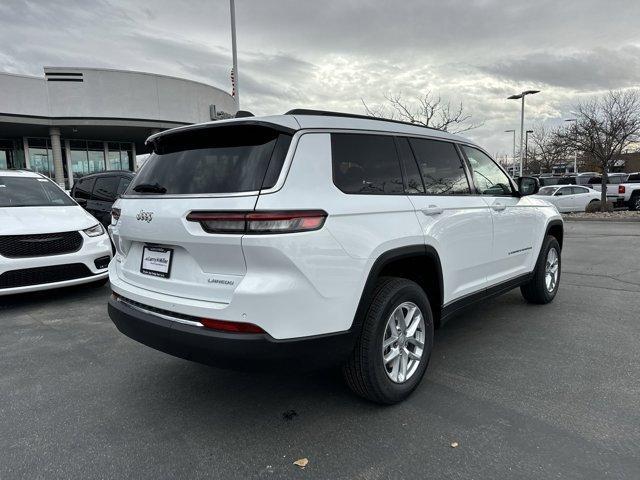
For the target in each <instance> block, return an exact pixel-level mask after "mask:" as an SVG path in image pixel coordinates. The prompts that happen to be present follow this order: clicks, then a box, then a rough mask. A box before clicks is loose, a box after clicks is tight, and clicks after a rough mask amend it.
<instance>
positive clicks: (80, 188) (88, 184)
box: [73, 177, 96, 200]
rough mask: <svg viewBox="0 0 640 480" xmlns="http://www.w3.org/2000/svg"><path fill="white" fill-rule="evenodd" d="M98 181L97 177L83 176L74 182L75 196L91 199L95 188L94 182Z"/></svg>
mask: <svg viewBox="0 0 640 480" xmlns="http://www.w3.org/2000/svg"><path fill="white" fill-rule="evenodd" d="M95 182H96V179H95V177H92V178H81V179H80V180H78V181H77V182H76V183H75V184H74V186H73V187H74V190H73V196H74V197H75V198H84V199H85V200H89V199H90V198H91V192H92V190H93V184H94V183H95Z"/></svg>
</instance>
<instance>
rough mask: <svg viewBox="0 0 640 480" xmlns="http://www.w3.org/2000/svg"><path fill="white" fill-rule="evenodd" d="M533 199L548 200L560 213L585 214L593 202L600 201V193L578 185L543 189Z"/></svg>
mask: <svg viewBox="0 0 640 480" xmlns="http://www.w3.org/2000/svg"><path fill="white" fill-rule="evenodd" d="M532 196H533V197H537V198H540V199H542V200H546V201H547V202H549V203H552V204H553V205H555V206H556V208H557V209H558V211H559V212H565V213H566V212H584V211H585V210H586V209H587V205H589V204H590V203H591V202H597V201H599V200H600V192H598V191H596V190H593V189H592V188H588V187H582V186H578V185H556V186H550V187H542V188H541V189H540V190H539V191H538V193H537V194H536V195H532Z"/></svg>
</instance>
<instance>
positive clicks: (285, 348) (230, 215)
mask: <svg viewBox="0 0 640 480" xmlns="http://www.w3.org/2000/svg"><path fill="white" fill-rule="evenodd" d="M148 143H149V144H150V145H151V147H152V149H153V154H152V155H151V157H150V158H149V160H148V161H147V162H146V163H145V165H144V167H143V168H142V170H141V171H140V172H139V173H138V175H137V176H136V178H135V179H134V181H133V182H132V184H131V185H130V187H129V189H128V190H127V191H126V192H125V194H124V195H123V196H122V198H121V199H119V200H118V201H117V202H116V204H115V205H114V209H113V220H112V225H111V226H110V231H111V234H112V238H113V240H114V242H115V245H116V250H117V252H116V255H115V258H114V260H113V261H112V262H111V264H110V268H109V279H110V282H111V288H112V289H113V295H112V297H111V298H110V300H109V314H110V316H111V318H112V320H113V322H114V323H115V324H116V326H117V327H118V329H119V330H120V331H121V332H123V333H124V334H125V335H128V336H129V337H131V338H133V339H135V340H137V341H139V342H141V343H144V344H146V345H148V346H150V347H153V348H156V349H158V350H161V351H164V352H167V353H170V354H172V355H175V356H178V357H182V358H185V359H189V360H195V361H198V362H202V363H207V364H212V365H223V366H230V367H237V366H239V365H241V364H246V363H249V364H252V365H254V366H260V367H263V366H265V365H271V364H273V363H275V362H288V363H286V364H287V365H289V366H292V365H295V366H296V367H299V366H313V367H318V366H329V365H342V367H343V371H344V375H345V378H346V381H347V382H348V384H349V385H350V387H351V388H352V389H353V390H354V391H355V392H356V393H358V394H360V395H362V396H364V397H366V398H368V399H370V400H373V401H376V402H380V403H394V402H398V401H400V400H402V399H403V398H405V397H406V396H407V395H409V394H410V393H411V392H412V391H413V390H414V389H415V388H416V386H417V385H418V383H419V382H420V380H421V378H422V376H423V374H424V372H425V369H426V368H427V363H428V362H429V356H430V354H431V349H432V345H433V329H434V326H438V325H439V324H441V323H442V322H443V321H444V320H445V319H447V318H449V317H450V316H451V315H453V314H454V313H455V312H457V311H458V310H460V309H461V308H463V307H465V306H467V305H470V304H472V303H473V302H475V301H477V300H480V299H482V298H486V297H490V296H493V295H496V294H499V293H503V292H506V291H508V290H511V289H513V288H515V287H520V288H521V290H522V294H523V295H524V297H525V298H526V299H527V300H528V301H530V302H533V303H548V302H550V301H551V300H553V298H554V296H555V295H556V292H557V291H558V284H559V280H560V252H561V247H562V237H563V224H562V220H561V217H560V215H559V214H558V211H557V210H556V209H555V207H553V206H552V205H550V204H548V203H546V202H544V201H543V200H538V199H533V198H531V197H528V196H525V194H531V193H535V191H536V190H537V181H536V180H535V179H533V178H528V177H524V178H522V179H521V180H520V182H519V183H520V191H519V190H518V187H517V186H516V185H515V184H514V182H513V181H512V180H511V178H510V177H509V176H508V175H507V174H506V173H505V172H504V170H503V169H502V168H501V167H500V166H499V165H498V164H497V163H495V162H494V161H493V160H492V159H491V158H490V157H489V155H487V154H486V153H485V152H484V151H483V150H482V149H481V148H480V147H478V146H477V145H475V144H473V143H472V142H470V141H468V140H466V139H464V138H461V137H458V136H455V135H450V134H448V133H444V132H441V131H438V130H433V129H428V128H424V127H419V126H415V125H410V124H405V123H402V122H394V121H386V120H379V119H371V118H367V117H360V116H355V115H346V114H338V113H331V112H319V111H308V110H293V111H291V112H288V113H287V114H285V115H281V116H272V117H261V118H260V117H252V118H238V119H233V120H228V121H218V122H214V123H207V124H201V125H192V126H187V127H180V128H176V129H173V130H168V131H165V132H162V133H159V134H156V135H153V136H151V137H150V138H149V139H148ZM523 190H527V191H526V192H523Z"/></svg>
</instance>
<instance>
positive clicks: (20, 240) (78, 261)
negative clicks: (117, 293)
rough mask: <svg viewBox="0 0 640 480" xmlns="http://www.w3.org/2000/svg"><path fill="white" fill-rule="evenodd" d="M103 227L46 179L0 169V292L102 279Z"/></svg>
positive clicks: (107, 247)
mask: <svg viewBox="0 0 640 480" xmlns="http://www.w3.org/2000/svg"><path fill="white" fill-rule="evenodd" d="M110 260H111V243H110V242H109V237H108V236H107V234H106V231H105V229H104V227H103V226H102V225H101V224H100V223H99V222H98V221H97V220H96V219H95V218H94V217H92V216H91V215H89V214H88V213H87V212H86V211H85V210H84V209H83V208H82V207H80V206H79V205H78V204H77V203H76V202H74V201H73V199H71V198H70V197H69V196H68V195H67V194H65V192H64V190H62V189H60V187H58V186H57V185H56V184H55V183H53V182H52V181H51V180H49V179H48V178H47V177H45V176H43V175H40V174H38V173H33V172H27V171H18V170H0V296H2V295H9V294H14V293H26V292H32V291H35V290H47V289H50V288H58V287H67V286H71V285H78V284H82V283H92V284H96V285H99V284H104V283H106V282H107V280H108V270H107V267H108V265H109V261H110Z"/></svg>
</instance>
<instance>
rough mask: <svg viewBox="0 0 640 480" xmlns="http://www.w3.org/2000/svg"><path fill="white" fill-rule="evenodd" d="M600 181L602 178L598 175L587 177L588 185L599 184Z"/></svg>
mask: <svg viewBox="0 0 640 480" xmlns="http://www.w3.org/2000/svg"><path fill="white" fill-rule="evenodd" d="M601 183H602V178H600V177H591V178H590V179H589V185H600V184H601Z"/></svg>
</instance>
